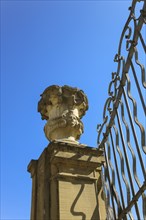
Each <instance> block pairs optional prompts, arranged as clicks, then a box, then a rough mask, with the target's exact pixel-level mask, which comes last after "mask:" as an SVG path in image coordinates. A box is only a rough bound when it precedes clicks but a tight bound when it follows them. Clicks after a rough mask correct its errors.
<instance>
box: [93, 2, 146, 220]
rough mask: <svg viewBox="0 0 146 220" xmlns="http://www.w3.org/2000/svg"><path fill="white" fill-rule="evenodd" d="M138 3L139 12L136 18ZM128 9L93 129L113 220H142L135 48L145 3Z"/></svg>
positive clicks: (144, 203)
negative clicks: (102, 157)
mask: <svg viewBox="0 0 146 220" xmlns="http://www.w3.org/2000/svg"><path fill="white" fill-rule="evenodd" d="M139 2H140V3H141V4H142V7H141V10H139V11H137V13H139V16H138V17H136V13H135V12H136V10H137V4H140V3H139ZM129 10H130V14H129V17H128V19H127V22H126V24H125V26H124V28H123V31H122V34H121V37H120V42H119V48H118V53H117V54H116V55H115V59H114V61H115V62H117V71H116V72H113V73H112V80H111V82H110V83H109V87H108V94H109V97H108V98H107V100H106V102H105V105H104V110H103V123H102V124H100V125H98V138H97V143H98V148H102V149H104V154H105V161H106V162H105V164H104V166H103V171H104V175H105V176H104V181H103V183H104V187H105V194H106V195H107V213H109V209H110V211H111V210H113V211H112V212H110V213H113V219H114V220H115V219H117V220H120V219H123V220H129V219H131V220H135V219H137V220H142V219H144V220H145V219H146V194H145V190H146V169H145V164H144V163H145V162H144V160H146V131H145V123H144V120H143V118H142V117H144V119H145V116H146V104H145V97H144V89H146V71H145V66H144V65H143V64H142V62H141V61H140V59H139V54H140V53H139V45H140V48H142V50H141V52H143V53H146V43H145V40H146V39H145V37H143V32H142V28H143V27H144V25H145V24H146V1H141V0H133V1H132V5H131V7H130V8H129ZM131 24H132V26H131ZM124 43H125V49H124V47H123V45H124ZM135 92H136V93H135ZM143 123H144V124H143ZM102 133H103V137H102ZM125 194H126V197H127V199H126V198H125V196H124V195H125ZM125 200H126V201H125ZM107 219H108V218H107ZM110 219H111V217H110Z"/></svg>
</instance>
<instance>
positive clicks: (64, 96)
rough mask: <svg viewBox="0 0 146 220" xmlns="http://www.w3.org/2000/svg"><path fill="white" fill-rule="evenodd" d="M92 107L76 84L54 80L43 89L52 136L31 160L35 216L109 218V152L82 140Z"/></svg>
mask: <svg viewBox="0 0 146 220" xmlns="http://www.w3.org/2000/svg"><path fill="white" fill-rule="evenodd" d="M87 109H88V101H87V97H86V96H85V94H84V93H83V91H81V90H78V89H76V88H71V87H68V86H64V87H59V86H51V87H48V88H47V89H46V90H45V91H44V93H43V94H42V95H41V100H40V101H39V104H38V111H39V112H40V113H41V115H42V118H43V119H46V120H47V123H46V125H45V128H44V131H45V135H46V137H47V138H48V139H49V140H50V141H51V142H50V144H49V145H48V147H47V148H45V150H44V151H43V152H42V154H41V155H40V157H39V159H38V160H32V161H31V162H30V164H29V165H28V171H29V172H30V173H31V177H32V208H31V220H105V219H106V209H105V199H104V193H103V187H102V181H101V166H102V164H103V163H104V157H103V152H102V151H100V150H98V149H96V148H91V147H88V146H86V145H82V144H79V142H78V139H79V137H80V135H81V134H82V133H83V124H82V122H81V120H80V119H81V117H82V116H83V115H84V114H85V111H86V110H87Z"/></svg>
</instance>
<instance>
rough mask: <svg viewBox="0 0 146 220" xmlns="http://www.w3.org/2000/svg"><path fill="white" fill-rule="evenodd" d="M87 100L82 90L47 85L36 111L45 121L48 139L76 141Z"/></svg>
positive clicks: (80, 131)
mask: <svg viewBox="0 0 146 220" xmlns="http://www.w3.org/2000/svg"><path fill="white" fill-rule="evenodd" d="M87 109H88V100H87V97H86V95H85V94H84V92H83V91H82V90H79V89H77V88H72V87H70V86H66V85H65V86H62V87H61V86H56V85H53V86H49V87H48V88H46V89H45V91H44V92H43V94H42V95H41V99H40V101H39V103H38V112H40V114H41V116H42V119H46V120H47V123H46V125H45V127H44V132H45V135H46V137H47V139H48V140H50V141H53V140H65V141H77V140H78V139H79V138H80V135H81V134H82V133H83V123H82V122H81V120H80V119H81V118H82V116H83V115H84V114H85V112H86V110H87Z"/></svg>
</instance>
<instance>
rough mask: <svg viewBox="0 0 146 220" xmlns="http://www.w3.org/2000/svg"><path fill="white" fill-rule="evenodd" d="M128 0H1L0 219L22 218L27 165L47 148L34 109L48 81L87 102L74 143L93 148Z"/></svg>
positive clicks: (27, 192) (27, 184)
mask: <svg viewBox="0 0 146 220" xmlns="http://www.w3.org/2000/svg"><path fill="white" fill-rule="evenodd" d="M130 4H131V2H130V1H118V0H115V1H108V0H107V1H35V0H34V1H6V0H5V1H1V219H2V220H12V219H13V220H14V219H15V220H18V219H19V220H20V219H21V220H22V219H23V220H27V219H29V216H30V203H31V178H30V175H29V173H27V165H28V163H29V162H30V160H31V159H37V158H38V157H39V155H40V154H41V152H42V151H43V149H44V148H45V147H46V146H47V145H48V141H47V139H46V138H45V136H44V132H43V127H44V124H45V121H42V120H41V117H40V115H39V113H37V103H38V101H39V99H40V94H41V93H42V92H43V91H44V89H45V88H46V87H48V86H49V85H55V84H56V85H60V86H62V85H70V86H73V87H78V88H80V89H82V90H83V91H84V92H85V93H86V95H87V96H88V100H89V110H88V112H87V113H86V115H85V116H84V118H83V122H84V127H85V128H84V130H85V132H84V134H83V135H82V138H81V140H80V142H81V143H84V144H87V145H89V146H92V147H96V145H97V144H96V140H97V132H96V126H97V124H98V123H101V122H102V112H103V106H104V103H105V99H106V98H107V96H108V94H107V88H108V84H109V81H110V79H111V72H112V71H116V63H114V62H113V59H114V56H115V54H116V53H117V48H118V42H119V38H120V34H121V32H122V29H123V25H124V24H125V21H126V19H127V16H128V14H129V11H128V7H129V6H130Z"/></svg>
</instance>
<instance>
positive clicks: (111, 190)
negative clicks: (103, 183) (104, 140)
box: [105, 151, 116, 219]
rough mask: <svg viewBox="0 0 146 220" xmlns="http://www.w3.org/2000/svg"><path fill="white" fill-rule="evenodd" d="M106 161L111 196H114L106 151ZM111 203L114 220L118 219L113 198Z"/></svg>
mask: <svg viewBox="0 0 146 220" xmlns="http://www.w3.org/2000/svg"><path fill="white" fill-rule="evenodd" d="M105 161H106V165H107V176H108V181H109V187H110V192H111V195H112V192H113V189H112V187H113V186H112V184H111V178H110V174H109V164H108V159H107V155H106V151H105ZM111 201H112V206H113V213H114V218H115V219H116V211H115V204H114V200H113V196H111Z"/></svg>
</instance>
